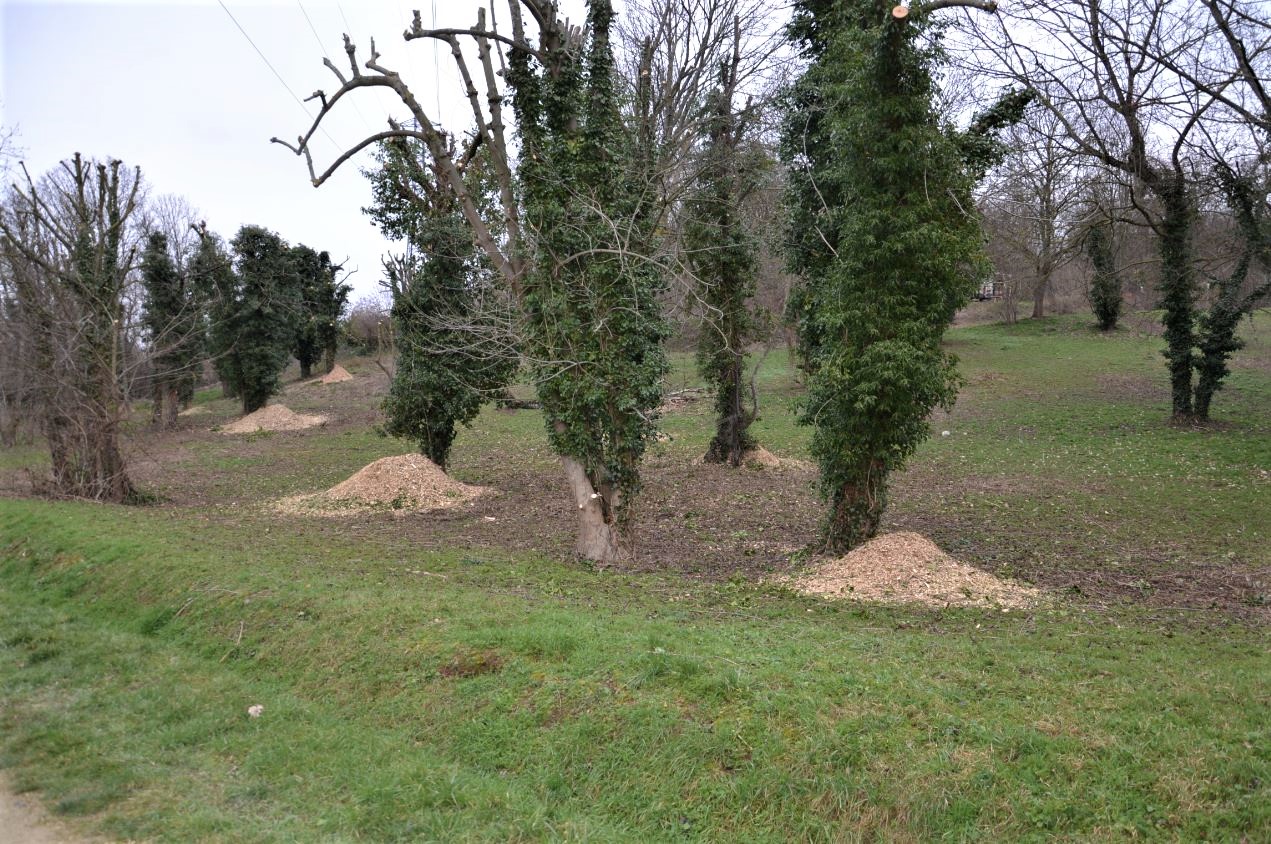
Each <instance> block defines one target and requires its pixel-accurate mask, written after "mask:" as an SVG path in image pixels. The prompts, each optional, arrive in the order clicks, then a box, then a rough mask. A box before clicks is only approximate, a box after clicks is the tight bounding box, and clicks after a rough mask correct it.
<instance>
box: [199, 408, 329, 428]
mask: <svg viewBox="0 0 1271 844" xmlns="http://www.w3.org/2000/svg"><path fill="white" fill-rule="evenodd" d="M326 422H327V418H326V417H325V416H305V415H303V414H300V413H293V412H292V411H291V409H290V408H288V407H287V406H286V405H285V404H271V405H268V406H266V407H262V408H261V409H260V410H258V411H256V412H255V413H249V414H247V415H246V416H244V417H243V418H242V419H236V420H234V421H233V422H230V423H229V424H228V425H225V426H223V427H222V428H221V433H222V434H254V433H256V432H257V431H299V430H302V429H304V428H312V427H314V426H316V425H325V424H326Z"/></svg>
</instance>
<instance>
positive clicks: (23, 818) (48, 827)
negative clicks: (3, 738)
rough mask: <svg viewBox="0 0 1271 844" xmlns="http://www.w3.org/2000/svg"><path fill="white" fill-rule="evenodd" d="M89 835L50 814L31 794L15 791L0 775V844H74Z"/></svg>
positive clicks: (85, 839) (84, 839) (86, 839)
mask: <svg viewBox="0 0 1271 844" xmlns="http://www.w3.org/2000/svg"><path fill="white" fill-rule="evenodd" d="M89 840H90V839H88V838H85V837H83V836H81V835H78V834H76V833H75V832H73V831H72V830H71V829H70V828H69V827H67V826H66V825H65V824H63V823H61V822H60V821H58V820H56V819H55V818H53V817H51V816H50V815H49V813H48V812H47V811H45V809H44V807H43V806H41V805H40V804H39V802H38V801H37V800H36V799H35V798H34V797H32V796H31V795H30V794H15V793H13V791H12V790H11V788H10V784H9V782H8V780H7V779H5V778H4V777H3V776H0V844H73V842H80V841H82V842H87V841H89Z"/></svg>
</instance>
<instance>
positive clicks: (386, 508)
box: [275, 454, 488, 516]
mask: <svg viewBox="0 0 1271 844" xmlns="http://www.w3.org/2000/svg"><path fill="white" fill-rule="evenodd" d="M487 491H488V488H487V487H482V486H469V485H468V484H465V483H462V482H460V481H456V480H455V479H454V478H451V477H450V476H449V475H447V474H446V473H445V472H443V471H442V470H441V468H440V467H439V466H437V464H435V463H433V462H432V461H431V460H429V459H428V458H427V457H424V456H423V455H422V454H401V455H398V456H396V457H385V458H383V459H380V460H376V461H375V462H374V463H371V464H370V465H369V466H367V467H366V468H364V469H362V470H360V471H359V472H357V473H356V474H354V475H353V476H352V477H350V478H349V479H348V480H345V481H342V482H340V483H338V484H336V485H335V486H333V487H331V488H330V489H328V490H326V491H325V492H318V493H312V494H309V495H297V496H292V497H291V498H284V499H282V500H281V501H279V502H277V503H276V504H275V507H276V508H277V509H279V510H281V511H283V512H286V513H291V514H298V515H310V516H347V515H353V514H359V513H372V512H398V513H411V512H419V511H424V510H439V509H444V508H449V507H457V506H459V505H461V504H466V503H468V502H469V501H472V500H473V499H475V498H477V497H478V496H480V495H482V494H484V493H486V492H487Z"/></svg>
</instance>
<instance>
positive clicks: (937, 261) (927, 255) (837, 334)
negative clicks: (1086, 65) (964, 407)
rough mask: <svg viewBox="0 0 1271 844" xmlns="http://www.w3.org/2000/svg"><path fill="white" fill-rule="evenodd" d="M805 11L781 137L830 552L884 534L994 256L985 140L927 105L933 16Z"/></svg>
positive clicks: (1014, 104)
mask: <svg viewBox="0 0 1271 844" xmlns="http://www.w3.org/2000/svg"><path fill="white" fill-rule="evenodd" d="M799 7H801V8H799V10H798V11H796V15H795V23H794V24H793V25H792V28H791V31H792V33H793V34H795V35H796V36H797V39H798V40H799V41H800V42H801V43H802V44H803V45H804V46H805V49H806V54H808V55H809V57H810V58H812V59H813V61H812V63H811V65H810V67H809V69H808V71H807V73H806V74H805V76H804V78H803V79H802V80H800V83H799V85H800V87H801V89H802V90H799V91H796V92H795V96H794V97H793V98H792V99H793V100H794V101H795V103H796V105H797V106H798V107H799V108H798V109H796V110H795V111H794V112H793V113H792V114H791V117H790V119H789V121H788V123H787V135H786V138H785V140H784V147H785V150H786V154H787V160H788V161H790V162H791V164H792V169H793V171H794V172H793V175H792V183H793V185H794V190H793V191H792V198H793V199H794V202H795V204H796V207H795V209H794V214H793V215H792V221H791V222H792V228H791V230H790V232H789V239H790V243H791V247H790V248H791V259H792V260H791V264H792V267H793V268H794V269H796V270H798V271H800V273H801V275H802V276H803V287H802V289H801V290H800V291H799V295H798V297H797V299H795V300H793V307H794V308H795V309H796V312H795V316H796V317H797V319H798V326H799V340H800V356H801V358H802V359H803V361H804V364H803V365H804V368H805V369H806V370H807V372H808V373H809V377H808V392H807V396H806V399H805V401H804V405H803V409H802V413H801V415H800V420H799V421H800V423H801V424H804V425H810V426H813V428H814V431H813V434H812V443H811V452H812V454H813V456H814V457H815V458H816V459H817V462H818V463H819V465H820V469H821V479H820V480H821V483H820V486H821V492H822V495H823V496H824V497H825V498H826V499H827V500H828V502H829V504H830V508H829V513H828V516H827V518H826V520H825V523H824V547H825V549H826V550H829V551H834V552H842V551H846V550H849V549H851V548H853V547H855V546H856V545H859V544H860V543H861V542H863V541H865V540H867V539H869V538H870V537H871V536H873V535H874V534H875V532H876V531H877V530H878V527H879V524H880V521H881V518H882V514H883V511H884V507H885V505H886V501H887V495H886V493H887V480H888V475H889V473H890V472H892V471H894V470H897V469H899V468H901V467H903V466H904V464H905V462H906V460H907V459H908V458H909V456H910V455H911V454H913V452H914V450H915V449H917V447H918V445H919V444H920V443H921V442H922V441H923V440H924V439H925V438H926V437H927V435H928V425H927V417H928V415H929V414H930V413H931V411H932V410H933V409H934V408H935V407H936V406H946V407H947V406H948V405H949V404H951V403H952V401H953V399H954V396H955V395H956V388H957V384H958V379H957V375H956V372H955V370H954V363H955V361H954V359H953V358H952V356H950V355H949V354H947V353H946V352H944V351H943V350H942V349H941V347H940V341H941V337H942V336H943V333H944V330H945V328H946V327H947V326H948V325H949V324H950V323H951V322H952V319H953V315H954V313H955V312H956V311H957V309H958V308H959V307H960V306H961V305H962V304H964V303H965V302H967V301H968V300H969V299H970V296H971V294H972V292H973V291H974V289H975V285H976V281H975V279H976V278H977V271H978V268H979V267H980V266H982V263H983V260H984V259H983V256H982V253H981V251H980V242H981V234H980V228H979V222H978V220H977V219H976V218H975V217H973V216H971V215H970V214H969V213H968V210H967V209H970V208H972V207H973V203H972V202H971V193H970V189H971V186H972V185H973V183H974V176H973V175H972V170H973V168H972V167H971V165H970V164H969V163H968V161H969V156H968V153H967V150H968V149H969V148H970V147H972V146H975V147H976V148H977V149H978V148H981V147H983V146H985V144H984V142H983V141H982V140H981V141H978V142H977V144H969V143H968V144H963V143H962V142H961V141H962V138H963V137H965V136H957V135H954V134H953V133H951V132H950V131H949V130H947V129H946V128H944V127H943V126H942V124H941V121H940V119H939V117H938V115H937V114H936V111H935V109H934V108H933V106H932V94H933V91H934V88H933V83H932V78H931V68H932V67H933V66H934V65H935V63H936V61H937V60H938V58H939V52H938V47H937V46H935V45H934V44H933V43H932V40H931V35H932V32H931V29H930V28H929V21H927V20H926V16H925V15H924V14H922V13H915V14H914V15H913V16H912V17H911V18H909V19H905V20H900V19H897V18H895V17H893V15H892V8H891V7H892V4H891V3H888V2H880V0H855V2H850V3H843V4H834V5H833V6H827V5H826V4H822V3H815V2H811V0H803V2H801V3H800V4H799ZM1025 102H1026V101H1022V100H1020V99H1019V98H1018V97H1015V98H1013V99H1011V98H1004V100H1003V103H1004V105H1003V106H1002V107H1001V108H1000V111H1001V114H999V115H997V116H995V117H994V118H993V119H991V120H988V119H986V120H984V121H979V120H977V122H976V126H980V125H983V126H984V127H985V128H984V132H985V133H987V132H989V131H991V130H992V129H995V128H998V127H999V126H1000V125H1002V124H1003V122H1009V119H1010V118H1011V116H1014V117H1015V119H1018V117H1017V115H1018V113H1019V112H1022V109H1023V106H1024V104H1025ZM831 202H832V204H831ZM809 230H810V231H809Z"/></svg>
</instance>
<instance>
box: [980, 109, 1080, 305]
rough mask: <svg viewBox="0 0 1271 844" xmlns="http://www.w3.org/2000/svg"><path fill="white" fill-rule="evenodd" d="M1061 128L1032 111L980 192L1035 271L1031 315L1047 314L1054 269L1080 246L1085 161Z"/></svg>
mask: <svg viewBox="0 0 1271 844" xmlns="http://www.w3.org/2000/svg"><path fill="white" fill-rule="evenodd" d="M1062 131H1063V130H1062V127H1061V126H1060V125H1059V123H1058V121H1057V120H1056V119H1055V117H1054V115H1053V114H1052V113H1050V112H1049V111H1046V110H1045V109H1033V110H1032V112H1031V114H1029V115H1028V117H1027V118H1026V120H1025V122H1022V123H1018V124H1015V125H1014V126H1012V127H1011V128H1010V129H1009V130H1007V132H1006V134H1005V137H1004V138H1003V144H1004V146H1005V147H1006V149H1007V150H1009V151H1008V152H1007V154H1006V157H1005V158H1004V159H1003V161H1002V164H1000V165H999V166H998V167H996V168H995V169H994V171H993V172H992V173H990V175H989V177H988V179H987V180H986V182H985V189H984V190H982V192H981V196H980V202H981V205H982V206H983V205H986V204H993V205H995V206H996V208H995V209H994V210H995V213H992V214H989V215H987V216H986V222H988V223H989V225H991V226H992V232H993V234H994V235H995V236H996V237H998V238H1000V239H1002V240H1003V241H1004V244H1005V245H1006V247H1007V252H1008V254H1009V255H1011V256H1012V257H1013V258H1015V259H1016V260H1019V259H1022V260H1023V261H1024V262H1026V264H1027V266H1028V268H1029V270H1030V271H1031V276H1032V277H1031V279H1029V282H1030V283H1029V285H1028V287H1029V288H1030V292H1031V295H1032V301H1033V312H1032V317H1033V319H1038V318H1040V317H1042V316H1044V315H1045V308H1046V297H1047V296H1048V295H1049V294H1050V293H1051V291H1052V280H1053V278H1054V275H1055V273H1056V271H1058V270H1059V269H1060V268H1061V267H1063V266H1064V265H1065V264H1067V263H1068V262H1069V261H1071V260H1072V259H1073V258H1074V257H1075V256H1076V255H1077V254H1078V253H1079V252H1080V248H1081V244H1080V241H1079V239H1078V238H1076V237H1074V236H1073V230H1074V228H1075V226H1076V224H1077V222H1078V219H1077V217H1078V214H1079V206H1080V201H1081V199H1082V196H1083V192H1084V190H1085V186H1084V185H1083V181H1084V179H1083V176H1084V175H1085V174H1084V173H1083V171H1082V164H1083V163H1084V160H1083V159H1082V158H1081V157H1079V156H1077V155H1075V154H1073V153H1072V152H1071V151H1069V150H1068V149H1066V148H1065V146H1064V144H1063V135H1062ZM994 223H996V225H994Z"/></svg>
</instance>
